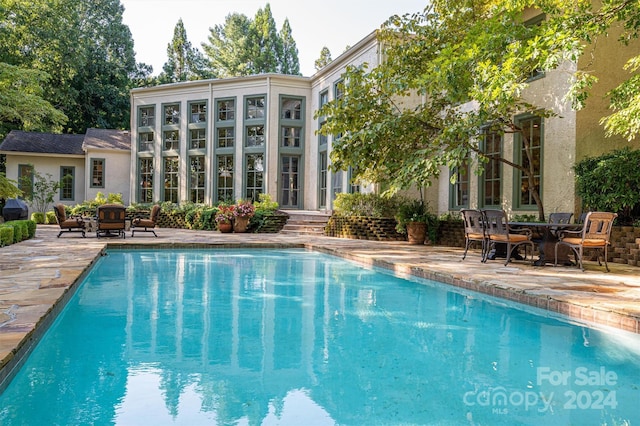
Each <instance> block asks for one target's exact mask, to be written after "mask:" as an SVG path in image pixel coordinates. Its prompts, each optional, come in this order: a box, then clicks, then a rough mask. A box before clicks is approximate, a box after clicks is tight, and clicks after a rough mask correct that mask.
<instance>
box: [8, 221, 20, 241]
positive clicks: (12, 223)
mask: <svg viewBox="0 0 640 426" xmlns="http://www.w3.org/2000/svg"><path fill="white" fill-rule="evenodd" d="M5 226H10V227H12V228H13V243H14V244H15V243H19V242H20V241H22V240H23V238H22V226H21V225H20V224H19V223H18V221H17V220H12V221H9V222H5Z"/></svg>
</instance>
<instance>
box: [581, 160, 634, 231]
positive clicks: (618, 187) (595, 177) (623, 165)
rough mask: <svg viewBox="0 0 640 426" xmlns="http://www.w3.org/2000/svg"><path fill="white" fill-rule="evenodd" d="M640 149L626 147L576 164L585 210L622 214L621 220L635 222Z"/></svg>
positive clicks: (619, 219) (619, 218)
mask: <svg viewBox="0 0 640 426" xmlns="http://www.w3.org/2000/svg"><path fill="white" fill-rule="evenodd" d="M638 165H640V150H633V151H632V150H630V149H629V148H624V149H620V150H615V151H612V152H609V153H607V154H604V155H601V156H599V157H587V158H585V159H584V160H582V161H580V162H579V163H578V164H576V165H575V166H574V167H573V169H574V171H575V173H576V194H577V195H578V196H579V197H580V198H582V204H583V207H584V210H585V211H588V210H593V211H596V210H597V211H609V212H614V213H618V214H619V217H618V221H619V222H621V223H632V222H633V218H632V214H631V212H632V210H633V208H634V207H635V206H637V205H638V204H640V191H638V188H640V167H638Z"/></svg>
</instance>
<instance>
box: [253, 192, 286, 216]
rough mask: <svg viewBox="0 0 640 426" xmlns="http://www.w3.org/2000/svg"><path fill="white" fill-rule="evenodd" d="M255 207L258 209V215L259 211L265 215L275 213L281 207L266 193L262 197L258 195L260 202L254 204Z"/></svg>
mask: <svg viewBox="0 0 640 426" xmlns="http://www.w3.org/2000/svg"><path fill="white" fill-rule="evenodd" d="M253 205H254V206H255V208H256V213H258V212H259V211H261V212H265V213H274V212H275V211H276V210H278V208H279V207H280V205H279V204H278V202H277V201H273V199H272V198H271V195H269V194H265V193H261V194H260V195H258V201H256V202H255V203H253Z"/></svg>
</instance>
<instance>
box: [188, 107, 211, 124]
mask: <svg viewBox="0 0 640 426" xmlns="http://www.w3.org/2000/svg"><path fill="white" fill-rule="evenodd" d="M189 109H190V112H191V114H190V115H189V123H206V122H207V103H206V102H193V103H191V104H190V105H189Z"/></svg>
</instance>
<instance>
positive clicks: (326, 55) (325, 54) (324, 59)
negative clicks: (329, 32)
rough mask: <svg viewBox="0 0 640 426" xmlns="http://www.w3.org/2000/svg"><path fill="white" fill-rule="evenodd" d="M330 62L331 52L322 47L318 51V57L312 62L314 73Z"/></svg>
mask: <svg viewBox="0 0 640 426" xmlns="http://www.w3.org/2000/svg"><path fill="white" fill-rule="evenodd" d="M331 61H332V59H331V52H330V51H329V48H328V47H327V46H324V47H323V48H322V50H321V51H320V57H319V58H318V59H316V61H315V62H314V66H315V68H316V71H320V70H321V69H322V68H324V67H326V66H327V65H329V64H330V63H331Z"/></svg>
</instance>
